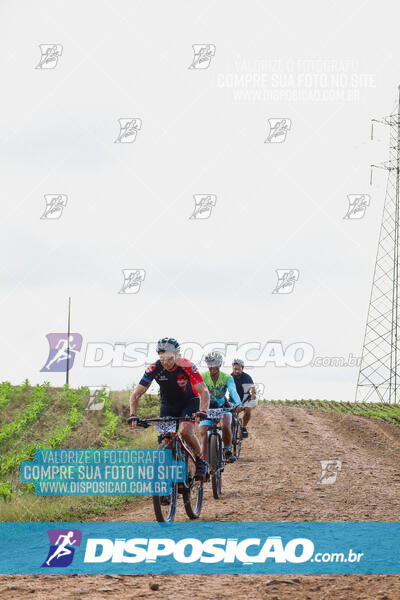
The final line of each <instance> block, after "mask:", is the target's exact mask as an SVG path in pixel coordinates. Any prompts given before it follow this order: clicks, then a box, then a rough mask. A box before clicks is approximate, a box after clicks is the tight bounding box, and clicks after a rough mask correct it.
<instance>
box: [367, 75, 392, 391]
mask: <svg viewBox="0 0 400 600" xmlns="http://www.w3.org/2000/svg"><path fill="white" fill-rule="evenodd" d="M373 122H376V123H383V124H384V125H388V126H389V130H390V145H389V160H388V161H386V162H384V163H382V164H380V165H371V167H378V168H381V169H386V170H387V171H388V180H387V187H386V197H385V203H384V207H383V215H382V223H381V229H380V233H379V243H378V251H377V255H376V263H375V269H374V278H373V282H372V289H371V297H370V302H369V309H368V317H367V325H366V328H365V337H364V345H363V350H362V356H361V365H360V372H359V374H358V382H357V391H356V401H369V402H390V403H395V402H399V401H400V369H399V360H400V348H399V342H400V332H399V323H398V316H399V233H400V232H399V217H400V214H399V167H400V86H399V98H398V101H397V102H396V106H395V108H394V110H393V112H392V114H391V115H389V116H388V117H383V118H382V119H373ZM372 128H373V124H372ZM372 132H373V129H372V131H371V139H372V137H373V134H372ZM371 176H372V170H371Z"/></svg>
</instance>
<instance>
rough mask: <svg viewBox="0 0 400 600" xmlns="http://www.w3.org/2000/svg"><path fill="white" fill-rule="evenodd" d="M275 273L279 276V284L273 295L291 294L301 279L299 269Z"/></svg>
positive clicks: (278, 270) (276, 271)
mask: <svg viewBox="0 0 400 600" xmlns="http://www.w3.org/2000/svg"><path fill="white" fill-rule="evenodd" d="M275 273H276V274H277V276H278V283H277V284H276V287H275V289H274V290H272V293H273V294H291V293H292V292H293V289H294V285H295V283H296V281H298V279H299V274H300V273H299V270H298V269H276V270H275Z"/></svg>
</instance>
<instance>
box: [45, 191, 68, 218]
mask: <svg viewBox="0 0 400 600" xmlns="http://www.w3.org/2000/svg"><path fill="white" fill-rule="evenodd" d="M44 199H45V201H46V208H45V209H44V213H43V214H42V216H41V217H40V218H41V219H59V218H60V217H61V215H62V211H63V209H64V208H65V207H66V206H67V200H68V197H67V196H66V195H65V194H45V195H44Z"/></svg>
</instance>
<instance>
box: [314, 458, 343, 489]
mask: <svg viewBox="0 0 400 600" xmlns="http://www.w3.org/2000/svg"><path fill="white" fill-rule="evenodd" d="M319 462H320V463H321V471H322V473H321V478H320V480H319V482H318V483H322V484H324V485H332V483H335V482H336V479H337V476H338V475H339V471H341V470H342V461H341V460H320V461H319Z"/></svg>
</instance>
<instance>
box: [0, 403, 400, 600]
mask: <svg viewBox="0 0 400 600" xmlns="http://www.w3.org/2000/svg"><path fill="white" fill-rule="evenodd" d="M249 431H250V437H249V439H248V440H245V441H244V443H243V447H242V455H241V457H240V460H239V461H238V462H237V463H235V464H233V465H230V466H228V467H227V468H226V469H225V473H224V480H223V498H222V499H221V500H217V501H216V500H213V499H212V496H211V491H210V486H209V485H207V486H206V493H205V500H204V508H203V511H202V515H201V520H203V521H400V494H399V490H400V464H399V454H400V429H399V428H397V427H394V426H392V425H389V424H383V423H378V422H375V421H371V420H368V419H366V418H363V417H355V416H352V415H348V414H345V415H341V414H337V413H333V412H329V413H327V412H323V411H311V410H307V409H303V408H300V407H278V406H266V405H261V406H259V407H258V408H257V410H256V412H255V413H254V417H253V420H252V422H251V424H250V428H249ZM325 459H326V460H328V459H339V460H341V461H342V470H341V472H340V473H339V476H338V479H337V481H336V483H335V484H333V485H322V484H320V483H319V479H320V475H321V468H320V463H319V461H320V460H325ZM93 520H98V521H104V520H106V521H153V520H154V515H153V509H152V503H151V500H149V499H141V500H139V501H138V502H137V503H135V504H134V505H132V504H131V505H130V506H127V507H124V508H122V509H119V510H117V511H115V512H113V513H112V514H111V515H108V516H107V517H103V518H98V519H93ZM176 520H178V521H180V520H184V521H186V520H187V517H186V515H185V513H184V511H183V508H182V502H181V499H180V506H179V509H178V511H177V518H176ZM206 582H207V586H206V585H205V583H206ZM154 583H155V584H156V585H159V589H158V590H152V589H150V585H152V584H154ZM188 592H189V593H190V596H191V597H192V598H194V599H195V598H221V599H222V598H243V597H247V598H249V600H258V599H260V598H275V600H278V599H286V598H290V599H291V598H302V599H303V598H306V599H307V598H308V599H313V600H314V599H315V600H316V599H318V600H320V599H322V598H326V599H330V598H335V599H339V600H340V599H343V600H345V599H346V600H347V599H352V598H363V599H364V598H365V599H367V598H371V599H372V598H373V599H377V598H381V599H382V600H384V599H386V600H387V599H400V576H372V575H365V576H349V575H348V576H336V577H334V576H331V575H329V576H328V575H326V576H312V575H309V576H283V575H282V576H255V577H253V576H250V575H238V576H232V575H229V576H221V575H218V576H216V575H214V576H199V575H198V576H194V575H193V576H189V575H169V576H136V577H135V576H117V577H114V576H92V575H86V576H84V575H82V576H73V577H71V576H69V577H68V576H49V575H46V576H43V575H40V576H23V575H21V576H5V575H4V576H0V598H8V597H13V598H28V597H29V598H32V597H34V598H38V599H39V600H40V599H43V600H49V599H50V598H84V597H87V598H91V599H92V598H93V599H98V598H117V597H118V598H139V597H156V598H160V600H161V599H162V600H168V599H170V600H172V599H175V598H178V597H181V596H182V595H183V594H185V595H186V594H187V593H188Z"/></svg>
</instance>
